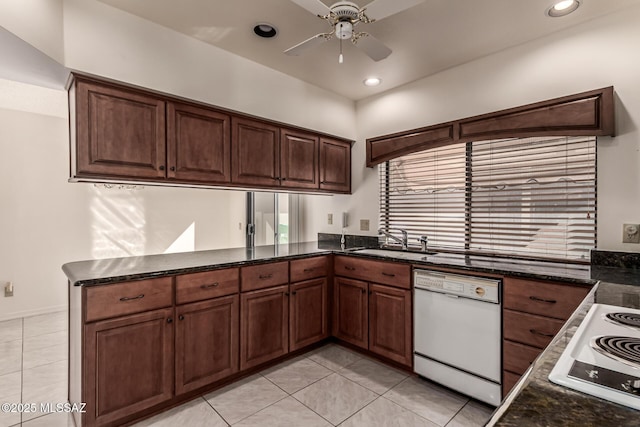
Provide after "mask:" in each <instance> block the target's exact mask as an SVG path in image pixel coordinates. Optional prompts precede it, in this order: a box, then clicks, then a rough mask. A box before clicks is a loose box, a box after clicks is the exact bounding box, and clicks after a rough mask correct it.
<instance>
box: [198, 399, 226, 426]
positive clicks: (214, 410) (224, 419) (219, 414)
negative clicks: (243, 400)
mask: <svg viewBox="0 0 640 427" xmlns="http://www.w3.org/2000/svg"><path fill="white" fill-rule="evenodd" d="M200 397H201V398H202V400H204V401H205V402H206V403H207V405H209V407H210V408H211V409H212V410H213V412H215V413H216V414H218V416H219V417H220V418H221V419H222V421H224V423H225V424H226V425H228V426H231V424H229V421H227V419H226V418H225V417H223V416H222V414H221V413H220V412H218V411H216V408H214V407H213V405H212V404H211V402H209V401H208V400H207V398H206V397H204V394H203V395H201V396H200Z"/></svg>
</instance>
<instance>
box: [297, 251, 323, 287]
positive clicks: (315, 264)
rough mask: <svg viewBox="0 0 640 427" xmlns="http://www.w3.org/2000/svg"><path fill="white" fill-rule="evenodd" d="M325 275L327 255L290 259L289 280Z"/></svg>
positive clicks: (300, 280) (301, 279) (299, 280)
mask: <svg viewBox="0 0 640 427" xmlns="http://www.w3.org/2000/svg"><path fill="white" fill-rule="evenodd" d="M326 275H327V257H326V256H319V257H313V258H305V259H297V260H295V261H291V282H292V283H293V282H302V281H303V280H309V279H315V278H316V277H323V276H326Z"/></svg>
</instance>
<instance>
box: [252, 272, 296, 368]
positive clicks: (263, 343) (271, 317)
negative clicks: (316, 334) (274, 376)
mask: <svg viewBox="0 0 640 427" xmlns="http://www.w3.org/2000/svg"><path fill="white" fill-rule="evenodd" d="M288 351H289V285H283V286H277V287H274V288H268V289H264V290H259V291H251V292H245V293H243V294H242V295H241V301H240V369H241V370H244V369H248V368H251V367H253V366H257V365H260V364H262V363H265V362H268V361H269V360H272V359H275V358H277V357H280V356H283V355H285V354H287V353H288Z"/></svg>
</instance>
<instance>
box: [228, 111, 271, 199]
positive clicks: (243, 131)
mask: <svg viewBox="0 0 640 427" xmlns="http://www.w3.org/2000/svg"><path fill="white" fill-rule="evenodd" d="M231 126H232V131H231V138H232V142H231V146H232V149H231V182H233V183H234V184H244V185H267V186H271V187H273V186H277V185H279V182H280V180H279V178H280V152H279V146H280V128H278V127H276V126H271V125H269V124H267V123H263V122H259V121H254V120H249V119H241V118H238V117H233V118H232V119H231Z"/></svg>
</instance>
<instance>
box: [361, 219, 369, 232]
mask: <svg viewBox="0 0 640 427" xmlns="http://www.w3.org/2000/svg"><path fill="white" fill-rule="evenodd" d="M360 231H369V220H368V219H361V220H360Z"/></svg>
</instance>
